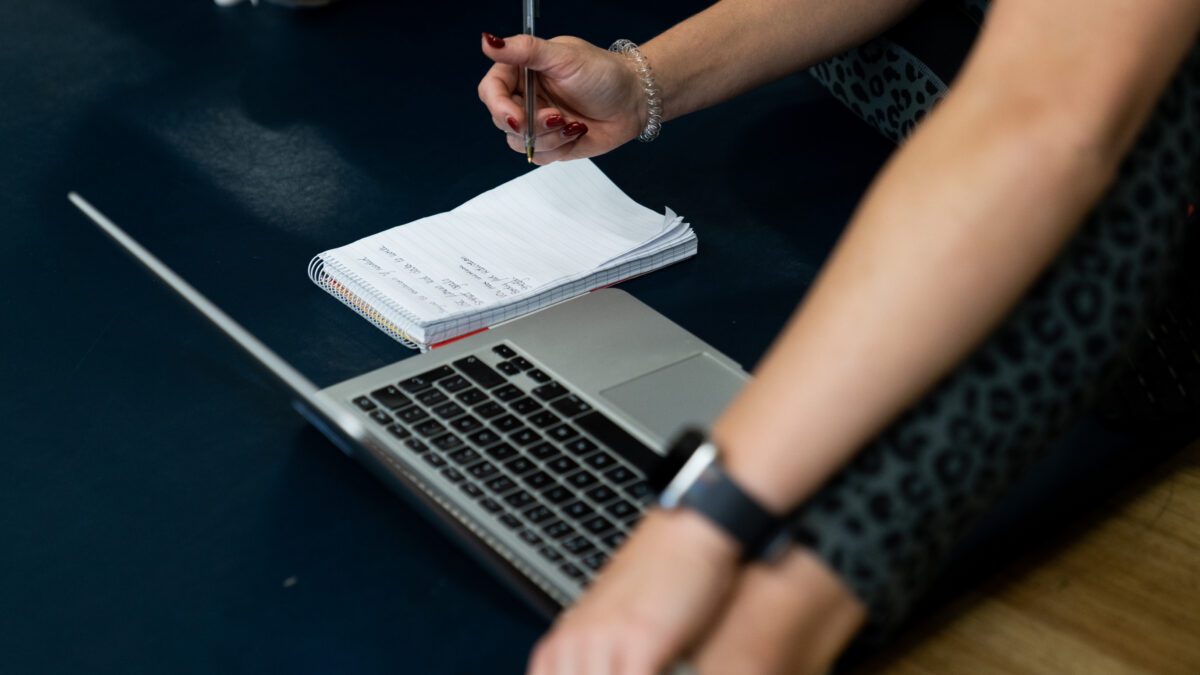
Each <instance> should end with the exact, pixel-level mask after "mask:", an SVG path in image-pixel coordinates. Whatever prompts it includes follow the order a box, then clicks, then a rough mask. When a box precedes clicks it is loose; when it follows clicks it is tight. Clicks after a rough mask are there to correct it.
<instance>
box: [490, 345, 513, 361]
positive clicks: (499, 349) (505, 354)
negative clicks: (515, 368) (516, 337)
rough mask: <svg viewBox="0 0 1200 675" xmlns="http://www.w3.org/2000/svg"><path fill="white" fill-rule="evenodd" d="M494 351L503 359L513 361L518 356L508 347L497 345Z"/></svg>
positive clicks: (493, 348)
mask: <svg viewBox="0 0 1200 675" xmlns="http://www.w3.org/2000/svg"><path fill="white" fill-rule="evenodd" d="M492 351H493V352H496V353H497V354H499V355H500V358H502V359H511V358H512V357H514V356H516V355H517V353H516V352H514V351H513V349H512V347H509V346H508V345H496V346H495V347H492Z"/></svg>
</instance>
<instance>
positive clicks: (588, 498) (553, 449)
mask: <svg viewBox="0 0 1200 675" xmlns="http://www.w3.org/2000/svg"><path fill="white" fill-rule="evenodd" d="M492 351H493V352H494V353H495V354H496V356H498V357H499V358H500V359H502V360H501V361H499V362H498V363H497V364H496V365H495V367H493V366H491V365H489V364H488V363H486V362H485V361H484V360H482V359H480V358H478V357H477V356H467V357H465V358H462V359H459V360H457V361H455V362H454V363H453V364H452V365H446V366H440V367H438V368H435V369H433V370H430V371H429V372H426V373H422V374H421V375H417V376H415V377H410V378H408V379H407V380H404V381H402V382H398V383H396V384H395V385H389V386H386V387H383V388H381V389H376V390H375V391H372V392H369V393H367V394H364V395H362V396H359V397H357V398H355V399H354V400H353V403H354V405H355V406H357V407H358V408H359V410H361V411H363V412H364V413H366V414H367V416H368V417H370V418H371V419H372V420H374V421H375V422H376V423H377V424H379V425H381V426H383V427H384V428H386V429H387V431H388V432H389V433H390V434H391V435H392V436H394V437H395V438H396V439H398V440H400V441H401V442H402V445H403V446H404V447H405V448H407V450H408V451H410V452H412V453H414V454H416V455H419V456H420V457H421V459H422V460H424V461H425V462H426V463H427V464H429V465H430V466H432V467H434V468H436V469H438V473H439V474H440V475H441V478H442V479H444V480H445V481H447V482H448V483H451V484H454V485H457V488H458V489H459V490H461V491H462V492H463V493H464V494H465V495H466V496H468V497H470V498H472V499H474V500H475V501H476V502H477V503H478V504H479V505H480V506H481V507H483V509H484V510H485V511H487V512H489V513H491V514H492V515H493V516H494V517H495V518H496V520H497V521H498V522H499V523H501V524H502V525H503V526H505V527H507V528H509V529H510V530H513V531H515V532H516V533H517V534H518V536H519V537H520V539H521V541H523V542H525V544H526V545H528V546H529V547H531V548H532V549H534V550H536V551H537V552H538V554H540V555H541V556H542V557H543V558H544V559H546V560H547V561H549V562H550V563H553V564H555V565H557V566H558V568H559V569H560V570H561V571H562V572H563V573H564V574H566V575H567V576H568V577H570V578H572V579H575V580H577V581H579V582H581V583H584V584H586V583H587V582H589V581H590V580H591V578H592V577H593V576H595V574H596V573H597V572H598V571H599V570H600V568H601V567H603V566H604V564H605V563H606V562H607V561H608V558H609V556H611V555H612V553H613V551H615V550H616V548H617V547H618V546H619V545H620V544H621V542H622V541H624V539H625V537H626V535H627V534H628V532H629V530H630V528H632V527H633V525H634V524H636V523H637V521H638V520H639V519H640V518H641V516H642V514H643V512H644V506H645V503H646V502H647V500H648V499H649V498H650V497H651V492H652V491H651V489H650V487H649V486H648V485H647V483H646V476H645V473H644V472H643V471H642V470H641V469H640V468H638V467H637V466H635V465H634V464H633V463H632V462H630V461H627V460H626V458H627V457H631V456H638V455H643V456H644V455H645V454H646V453H650V452H651V451H650V450H649V449H648V448H646V447H645V446H644V445H643V444H642V443H641V442H640V441H638V440H637V439H635V438H634V437H633V436H630V435H629V434H628V433H627V432H626V431H625V430H624V429H621V428H620V427H619V426H617V425H616V424H615V423H613V422H612V421H611V420H609V419H608V418H607V417H605V416H604V415H602V414H601V413H600V412H598V411H596V410H595V409H593V408H592V407H591V406H590V405H588V403H587V402H585V401H584V400H583V399H581V398H580V397H579V396H577V395H576V394H575V393H573V392H571V391H570V389H568V388H567V387H566V386H564V385H562V384H561V383H559V382H556V381H554V379H553V378H551V377H550V376H549V375H547V374H546V373H545V372H543V371H542V370H540V369H538V368H537V367H536V366H535V365H534V364H533V363H532V362H530V361H529V360H528V359H527V358H525V357H523V356H521V355H520V354H518V353H517V352H516V350H515V349H513V348H512V347H510V346H508V345H504V344H501V345H497V346H495V347H493V348H492ZM621 451H624V456H622V452H621Z"/></svg>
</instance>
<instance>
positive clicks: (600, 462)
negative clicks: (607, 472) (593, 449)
mask: <svg viewBox="0 0 1200 675" xmlns="http://www.w3.org/2000/svg"><path fill="white" fill-rule="evenodd" d="M583 463H584V464H587V465H588V466H590V467H592V468H593V469H596V470H597V471H602V470H604V469H607V468H608V467H610V466H613V465H614V464H616V463H617V460H615V459H613V456H612V455H610V454H608V453H607V452H597V453H595V454H594V455H588V457H587V459H585V460H583Z"/></svg>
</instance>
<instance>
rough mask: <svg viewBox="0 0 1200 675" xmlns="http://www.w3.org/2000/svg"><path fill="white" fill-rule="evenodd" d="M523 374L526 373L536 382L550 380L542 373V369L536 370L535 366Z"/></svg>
mask: <svg viewBox="0 0 1200 675" xmlns="http://www.w3.org/2000/svg"><path fill="white" fill-rule="evenodd" d="M525 374H526V375H528V376H529V377H530V378H532V379H533V381H534V382H537V383H540V384H545V383H547V382H549V381H550V376H549V375H547V374H546V373H543V372H542V371H540V370H538V369H537V368H534V369H533V370H531V371H529V372H527V373H525Z"/></svg>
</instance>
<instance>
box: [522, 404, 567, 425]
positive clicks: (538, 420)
mask: <svg viewBox="0 0 1200 675" xmlns="http://www.w3.org/2000/svg"><path fill="white" fill-rule="evenodd" d="M530 400H532V399H530ZM529 421H530V423H532V424H533V426H535V427H537V428H539V429H545V428H546V427H549V426H553V425H555V424H558V423H559V422H561V421H562V418H561V417H559V416H558V415H555V414H554V413H552V412H550V411H549V410H543V411H541V412H539V413H535V414H533V415H530V416H529Z"/></svg>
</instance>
